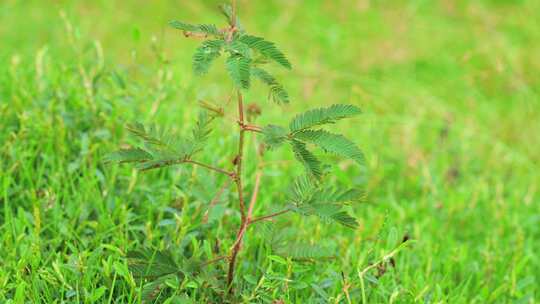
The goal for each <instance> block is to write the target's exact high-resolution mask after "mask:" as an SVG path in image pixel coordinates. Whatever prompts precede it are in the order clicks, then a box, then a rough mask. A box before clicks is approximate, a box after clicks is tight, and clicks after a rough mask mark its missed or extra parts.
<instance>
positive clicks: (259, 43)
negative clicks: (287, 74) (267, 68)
mask: <svg viewBox="0 0 540 304" xmlns="http://www.w3.org/2000/svg"><path fill="white" fill-rule="evenodd" d="M238 39H239V40H240V42H243V43H245V44H246V45H248V46H249V47H250V48H252V49H254V50H256V51H258V52H259V53H261V54H262V55H263V56H265V57H267V58H268V59H271V60H273V61H275V62H277V63H279V64H280V65H282V66H283V67H285V68H287V69H291V68H292V65H291V63H290V62H289V60H288V59H287V58H286V57H285V55H284V54H283V53H282V52H281V51H280V50H279V49H278V48H277V47H276V45H275V44H274V43H273V42H270V41H266V40H264V39H263V38H261V37H256V36H251V35H242V36H240V38H238Z"/></svg>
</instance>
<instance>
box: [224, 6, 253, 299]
mask: <svg viewBox="0 0 540 304" xmlns="http://www.w3.org/2000/svg"><path fill="white" fill-rule="evenodd" d="M234 4H235V2H233V11H234V7H235V5H234ZM238 123H239V125H240V130H239V132H240V133H239V136H240V138H239V140H238V154H237V155H236V158H235V163H236V175H235V179H234V180H235V182H236V188H237V189H238V201H239V205H240V215H241V222H240V229H239V230H238V233H237V234H236V241H235V242H234V244H233V246H232V248H231V257H230V258H229V271H228V273H227V286H228V292H229V293H232V290H233V289H232V283H233V280H234V269H235V267H236V257H237V256H238V252H239V251H240V247H241V245H242V238H243V237H244V233H245V232H246V228H247V225H248V220H247V218H246V207H245V203H244V194H243V188H242V157H243V154H244V131H245V130H244V128H243V126H244V103H243V97H242V93H241V92H240V90H238Z"/></svg>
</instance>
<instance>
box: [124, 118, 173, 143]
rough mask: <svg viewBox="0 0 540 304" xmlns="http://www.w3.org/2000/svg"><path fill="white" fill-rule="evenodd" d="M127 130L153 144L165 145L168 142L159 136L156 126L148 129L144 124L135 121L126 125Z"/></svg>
mask: <svg viewBox="0 0 540 304" xmlns="http://www.w3.org/2000/svg"><path fill="white" fill-rule="evenodd" d="M126 128H127V130H128V131H129V132H130V133H131V134H133V135H134V136H137V137H139V138H141V139H142V140H144V142H145V143H148V144H151V145H158V146H165V145H166V144H165V143H164V142H163V141H162V140H161V139H160V138H159V137H160V136H159V134H158V133H157V130H156V129H155V128H150V129H148V130H146V128H145V127H144V125H143V124H141V123H138V122H135V123H133V124H128V125H127V126H126Z"/></svg>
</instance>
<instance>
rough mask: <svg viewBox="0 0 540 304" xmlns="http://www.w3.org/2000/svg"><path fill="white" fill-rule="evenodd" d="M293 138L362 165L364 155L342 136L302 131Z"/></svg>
mask: <svg viewBox="0 0 540 304" xmlns="http://www.w3.org/2000/svg"><path fill="white" fill-rule="evenodd" d="M293 137H294V138H295V139H297V140H299V141H302V142H311V143H313V144H315V145H317V146H319V147H320V148H322V149H323V150H324V151H326V152H331V153H334V154H337V155H340V156H343V157H346V158H349V159H352V160H354V161H356V162H357V163H358V164H360V165H363V164H364V154H363V153H362V151H361V150H360V149H359V148H358V147H357V146H356V144H355V143H353V142H352V141H350V140H349V139H347V138H346V137H344V136H343V135H339V134H334V133H330V132H328V131H325V130H304V131H300V132H297V133H295V134H294V135H293Z"/></svg>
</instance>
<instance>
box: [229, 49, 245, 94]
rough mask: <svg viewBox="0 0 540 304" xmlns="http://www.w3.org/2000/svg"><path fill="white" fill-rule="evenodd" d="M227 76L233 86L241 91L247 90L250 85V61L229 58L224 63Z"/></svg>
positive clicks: (242, 58) (234, 57)
mask: <svg viewBox="0 0 540 304" xmlns="http://www.w3.org/2000/svg"><path fill="white" fill-rule="evenodd" d="M225 65H226V68H227V71H228V72H229V76H230V77H231V79H232V80H233V82H234V84H235V85H236V86H237V87H239V88H242V89H248V88H249V85H250V74H251V73H250V60H249V59H248V58H245V57H243V56H238V55H235V56H230V57H229V58H227V61H226V62H225Z"/></svg>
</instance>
